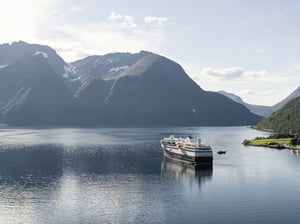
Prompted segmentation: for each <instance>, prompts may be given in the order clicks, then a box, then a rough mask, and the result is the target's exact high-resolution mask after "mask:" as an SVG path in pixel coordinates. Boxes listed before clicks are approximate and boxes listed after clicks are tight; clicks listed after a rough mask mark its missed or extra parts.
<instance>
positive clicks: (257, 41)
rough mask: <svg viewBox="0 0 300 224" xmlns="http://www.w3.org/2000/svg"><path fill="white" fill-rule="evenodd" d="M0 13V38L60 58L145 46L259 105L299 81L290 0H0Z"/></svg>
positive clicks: (202, 81) (294, 8)
mask: <svg viewBox="0 0 300 224" xmlns="http://www.w3.org/2000/svg"><path fill="white" fill-rule="evenodd" d="M0 12H1V13H0V27H1V29H0V43H11V42H14V41H18V40H23V41H26V42H29V43H38V44H45V45H49V46H51V47H52V48H54V49H55V50H56V51H57V53H58V54H60V55H61V56H62V57H63V58H64V59H65V60H66V61H67V62H71V61H75V60H78V59H81V58H83V57H86V56H88V55H103V54H106V53H110V52H132V53H136V52H139V51H141V50H146V51H151V52H154V53H157V54H160V55H163V56H166V57H168V58H170V59H172V60H174V61H176V62H177V63H179V64H180V65H181V66H182V67H183V69H184V70H185V71H186V72H187V73H188V75H189V76H190V77H191V78H192V79H193V80H195V81H196V82H197V83H198V84H199V86H200V87H201V88H203V89H204V90H208V91H219V90H224V91H227V92H231V93H234V94H237V95H239V96H241V97H242V98H243V100H244V101H246V102H247V103H251V104H259V105H273V104H275V103H277V102H279V101H280V100H282V99H283V98H285V97H286V96H287V95H289V94H290V93H291V92H292V91H294V90H295V89H296V88H297V87H298V86H300V81H299V80H300V79H299V74H300V51H299V49H300V29H299V21H300V13H299V12H300V1H297V0H251V1H250V0H206V1H204V0H178V1H174V0H151V1H150V0H126V1H125V0H109V1H107V0H105V1H104V0H103V1H102V0H85V1H82V0H9V1H7V0H0Z"/></svg>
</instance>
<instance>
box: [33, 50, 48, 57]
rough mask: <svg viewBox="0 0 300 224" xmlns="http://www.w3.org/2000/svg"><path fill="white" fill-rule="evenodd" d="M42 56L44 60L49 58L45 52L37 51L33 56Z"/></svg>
mask: <svg viewBox="0 0 300 224" xmlns="http://www.w3.org/2000/svg"><path fill="white" fill-rule="evenodd" d="M40 54H41V55H43V57H44V58H48V54H47V53H45V52H43V51H37V52H35V53H34V54H33V55H34V56H36V55H40Z"/></svg>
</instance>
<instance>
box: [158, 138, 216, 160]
mask: <svg viewBox="0 0 300 224" xmlns="http://www.w3.org/2000/svg"><path fill="white" fill-rule="evenodd" d="M161 146H162V148H163V150H164V155H165V156H166V157H168V158H171V159H176V160H181V161H185V162H189V163H192V164H193V165H212V162H213V153H212V149H211V148H210V147H209V146H207V145H203V144H201V143H190V142H189V140H188V142H187V140H183V139H179V138H174V137H173V136H171V137H170V138H164V139H163V140H161Z"/></svg>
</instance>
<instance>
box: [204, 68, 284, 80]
mask: <svg viewBox="0 0 300 224" xmlns="http://www.w3.org/2000/svg"><path fill="white" fill-rule="evenodd" d="M200 75H204V76H207V77H210V78H213V79H217V80H222V81H236V82H262V81H264V82H279V81H282V80H283V78H282V77H279V76H271V75H269V74H268V72H267V71H266V70H258V71H255V70H254V71H244V70H243V69H242V68H241V67H231V68H221V69H213V68H204V69H202V71H201V73H200Z"/></svg>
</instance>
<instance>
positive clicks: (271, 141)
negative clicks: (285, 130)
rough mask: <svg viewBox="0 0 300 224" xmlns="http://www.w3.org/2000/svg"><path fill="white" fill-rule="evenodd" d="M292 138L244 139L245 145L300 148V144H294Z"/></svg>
mask: <svg viewBox="0 0 300 224" xmlns="http://www.w3.org/2000/svg"><path fill="white" fill-rule="evenodd" d="M291 140H292V138H262V139H260V138H258V139H252V140H244V142H243V144H244V145H245V146H260V147H269V148H277V149H297V150H300V145H292V144H291Z"/></svg>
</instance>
